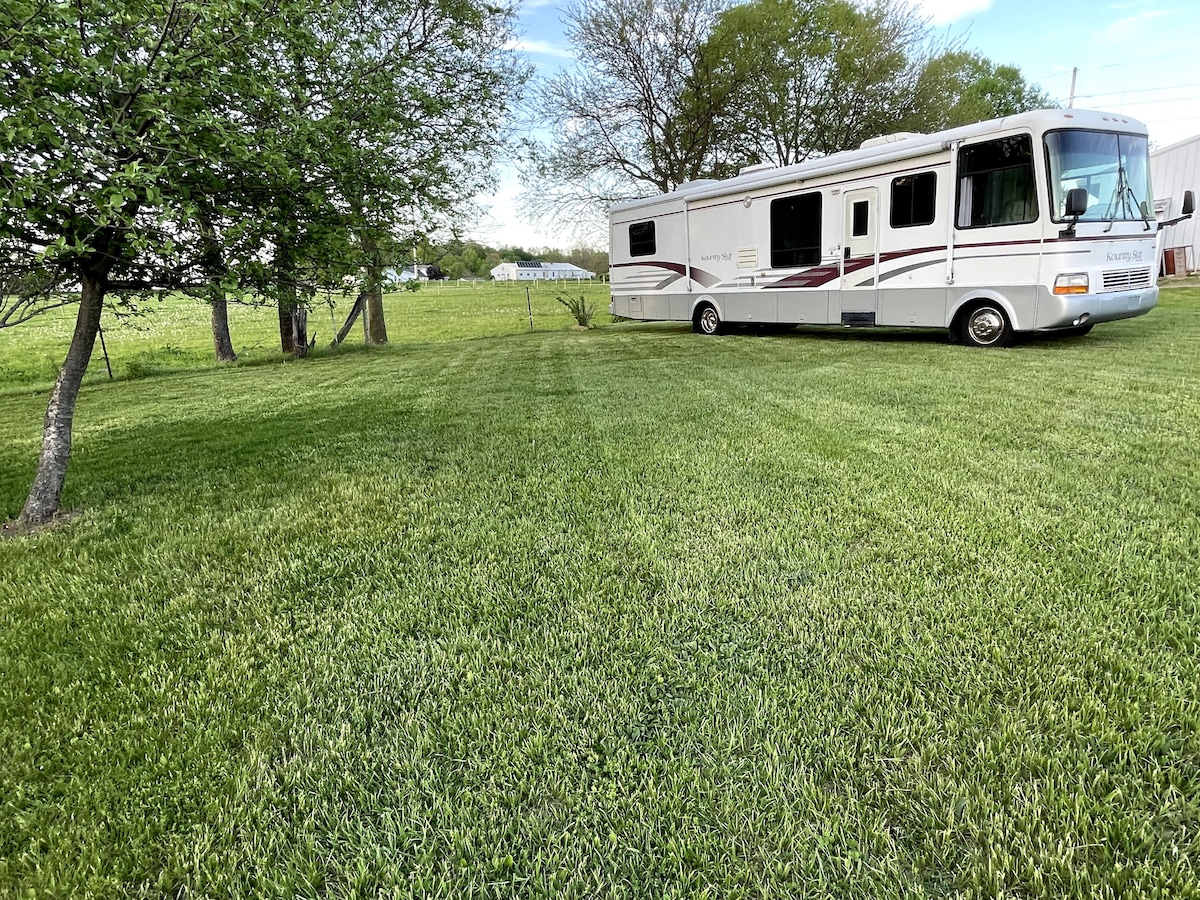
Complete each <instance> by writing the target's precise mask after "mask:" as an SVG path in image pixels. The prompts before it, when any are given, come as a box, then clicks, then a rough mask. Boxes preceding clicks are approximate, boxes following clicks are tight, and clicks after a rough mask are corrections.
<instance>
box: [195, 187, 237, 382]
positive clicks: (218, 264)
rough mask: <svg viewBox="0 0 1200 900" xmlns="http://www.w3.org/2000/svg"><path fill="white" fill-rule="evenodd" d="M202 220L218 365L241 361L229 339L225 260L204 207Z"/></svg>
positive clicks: (206, 272)
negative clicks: (223, 279)
mask: <svg viewBox="0 0 1200 900" xmlns="http://www.w3.org/2000/svg"><path fill="white" fill-rule="evenodd" d="M199 221H200V238H201V240H202V241H203V242H204V258H203V265H204V271H205V274H206V275H207V277H208V302H209V304H210V305H211V306H212V336H213V349H214V350H215V351H216V354H217V362H237V353H235V352H234V349H233V339H232V338H230V336H229V303H228V302H227V301H226V297H225V289H224V288H223V287H221V276H222V275H223V274H224V272H225V261H224V259H223V257H222V254H221V247H220V245H219V244H218V243H217V234H216V231H215V229H214V228H213V225H212V217H211V215H210V214H209V211H208V210H207V209H206V208H204V207H201V208H200V214H199Z"/></svg>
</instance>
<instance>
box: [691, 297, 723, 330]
mask: <svg viewBox="0 0 1200 900" xmlns="http://www.w3.org/2000/svg"><path fill="white" fill-rule="evenodd" d="M721 327H722V323H721V317H720V316H719V315H718V314H717V308H716V307H715V306H713V305H712V304H711V303H702V304H700V306H699V308H698V309H697V310H696V315H695V316H694V317H693V318H692V331H695V332H696V333H697V334H720V333H721Z"/></svg>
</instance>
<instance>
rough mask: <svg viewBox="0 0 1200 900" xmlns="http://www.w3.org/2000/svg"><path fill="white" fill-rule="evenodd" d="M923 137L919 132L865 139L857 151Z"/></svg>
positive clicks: (905, 132) (897, 133) (903, 132)
mask: <svg viewBox="0 0 1200 900" xmlns="http://www.w3.org/2000/svg"><path fill="white" fill-rule="evenodd" d="M924 136H925V135H924V133H923V132H920V131H897V132H896V133H895V134H884V135H880V136H879V137H873V138H867V140H865V141H863V142H862V144H860V145H859V149H860V150H866V149H867V148H868V147H880V146H882V145H884V144H894V143H896V141H906V140H908V139H909V138H915V137H924Z"/></svg>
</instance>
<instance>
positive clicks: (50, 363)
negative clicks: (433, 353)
mask: <svg viewBox="0 0 1200 900" xmlns="http://www.w3.org/2000/svg"><path fill="white" fill-rule="evenodd" d="M525 287H526V286H525V285H523V284H516V283H507V284H506V283H494V282H483V283H468V282H447V283H444V284H443V283H439V282H431V283H428V284H424V285H422V287H421V289H420V290H419V291H415V292H412V291H400V292H397V293H394V294H387V295H385V297H384V307H385V317H386V319H387V324H388V337H389V339H390V340H392V341H398V342H402V343H407V342H411V341H443V340H461V339H464V338H474V337H495V336H497V335H503V334H515V333H518V332H521V331H529V306H530V305H531V306H532V307H533V326H534V329H541V330H546V329H552V330H556V329H561V328H563V327H567V326H569V325H570V324H572V322H573V320H572V319H571V316H570V313H568V311H567V309H566V307H564V306H563V305H562V304H560V303H559V302H558V301H557V299H556V298H557V297H558V296H559V295H562V294H573V295H575V296H579V295H580V294H583V295H585V296H587V297H588V299H589V301H593V302H594V305H595V306H596V308H597V310H598V313H597V316H596V319H595V322H596V323H601V322H611V321H612V317H611V316H609V315H608V285H607V284H602V283H599V282H596V283H586V282H585V283H573V282H566V283H563V284H558V285H554V284H543V283H534V284H531V285H530V286H529V287H530V290H529V303H527V302H526V296H525ZM353 302H354V297H353V296H340V295H325V294H320V295H318V296H317V298H316V301H315V303H314V304H313V308H312V309H311V311H310V312H309V316H308V327H309V337H310V339H311V338H314V337H315V338H316V343H317V348H318V350H319V351H320V352H324V351H325V350H326V349H327V348H328V347H329V344H330V342H331V341H332V340H333V337H334V335H336V334H337V332H338V330H339V329H340V328H341V327H342V323H343V322H344V321H345V320H346V315H347V314H348V313H349V310H350V306H351V305H352V304H353ZM138 313H139V314H138V315H134V316H129V315H124V316H120V315H117V312H116V309H115V308H113V309H109V310H107V311H106V312H105V314H104V315H103V317H102V318H101V327H102V328H103V329H104V338H105V345H106V346H107V349H108V355H109V361H110V363H111V366H112V370H113V375H114V377H118V378H124V377H131V376H132V377H140V376H144V375H152V374H159V373H163V372H166V371H171V370H176V369H179V368H184V367H188V368H191V367H196V366H205V365H211V364H214V355H213V345H212V332H211V329H210V326H209V309H208V307H207V306H206V305H204V304H203V303H201V302H199V301H197V300H193V299H190V298H186V297H179V296H173V297H168V298H166V299H164V300H160V301H155V300H151V301H148V302H141V303H139V305H138ZM229 320H230V333H231V336H232V337H233V345H234V349H236V350H237V353H238V356H239V358H240V359H242V360H245V361H247V362H250V361H254V362H261V361H276V360H278V359H280V358H281V354H280V351H279V326H278V324H277V315H276V312H275V309H274V307H271V306H246V305H238V304H231V305H230V311H229ZM74 327H75V308H74V307H68V308H64V309H59V310H55V311H53V312H51V313H47V314H45V315H43V316H40V317H38V318H36V319H34V320H32V321H30V322H28V323H26V324H24V325H22V326H20V327H18V328H9V329H0V390H4V389H5V387H6V386H7V387H12V386H14V385H24V384H38V383H41V382H48V381H53V380H54V377H55V375H56V374H57V372H58V367H59V366H61V365H62V362H63V358H64V357H65V356H66V348H67V343H68V342H69V341H70V339H71V332H72V330H73V329H74ZM346 344H347V345H350V346H355V345H361V344H362V328H361V327H360V326H359V324H358V323H355V326H354V329H353V330H352V331H351V332H350V333H349V334H348V335H347V337H346ZM93 362H94V365H93V367H92V369H91V370H90V372H89V373H88V378H89V380H90V381H93V382H94V381H96V380H99V379H107V378H108V371H107V369H106V367H105V365H104V358H103V355H102V351H101V347H100V345H99V344H97V346H96V355H95V356H94V357H93Z"/></svg>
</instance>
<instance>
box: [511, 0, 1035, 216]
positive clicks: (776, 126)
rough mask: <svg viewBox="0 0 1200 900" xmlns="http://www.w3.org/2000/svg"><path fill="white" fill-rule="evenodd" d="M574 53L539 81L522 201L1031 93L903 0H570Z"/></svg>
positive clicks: (948, 116)
mask: <svg viewBox="0 0 1200 900" xmlns="http://www.w3.org/2000/svg"><path fill="white" fill-rule="evenodd" d="M567 19H568V37H569V38H570V39H571V41H572V43H573V45H574V47H575V50H576V55H577V57H578V59H579V68H578V70H577V71H576V72H575V73H562V74H560V75H558V76H557V77H555V78H554V79H552V80H551V81H550V82H548V83H547V84H546V85H545V86H544V87H543V88H542V91H541V93H540V98H539V99H540V106H539V112H540V114H541V117H542V120H543V122H544V123H546V124H551V125H554V124H555V123H556V124H557V131H556V133H555V136H554V138H553V139H552V140H551V141H550V142H549V143H548V144H546V145H543V146H538V147H535V148H534V149H533V151H532V152H531V155H530V162H529V163H528V164H527V166H526V169H527V172H526V174H527V175H529V176H531V177H532V178H533V179H535V180H536V181H538V182H539V187H540V190H539V191H538V192H537V193H538V196H540V197H541V198H543V199H542V200H541V201H540V205H536V204H535V206H534V210H533V211H534V213H535V214H541V215H543V216H544V215H546V214H548V213H550V212H557V213H560V214H566V215H568V216H573V217H579V218H582V217H583V215H584V210H585V209H586V210H590V212H591V215H592V216H593V221H595V222H599V221H602V214H603V212H604V209H605V207H607V206H608V205H610V204H611V203H613V202H616V201H619V200H623V199H628V198H630V197H634V196H645V195H647V194H650V193H655V192H663V191H669V190H672V189H674V188H676V187H678V186H679V185H680V184H681V183H683V182H685V181H691V180H695V179H698V178H722V177H727V176H729V175H731V174H734V173H735V172H736V171H737V169H738V168H739V167H741V166H743V165H746V164H750V163H758V162H771V163H774V164H776V165H787V164H790V163H795V162H799V161H802V160H805V159H809V158H812V157H818V156H824V155H828V154H830V153H835V152H838V151H840V150H847V149H851V148H855V147H858V146H859V145H860V144H861V143H862V141H864V140H866V139H867V138H870V137H874V136H876V135H880V134H887V133H890V132H894V131H898V130H920V131H928V130H934V129H937V128H940V127H943V126H945V125H947V124H957V122H958V121H959V120H960V119H968V118H969V119H973V120H978V119H980V118H989V117H991V116H993V115H1001V114H1007V113H1008V112H1013V111H1017V109H1028V108H1031V107H1033V106H1039V105H1042V104H1043V103H1044V102H1045V99H1046V98H1045V95H1044V94H1042V93H1041V92H1040V91H1039V90H1037V89H1036V88H1034V87H1031V86H1029V85H1027V84H1025V82H1024V79H1023V78H1022V77H1021V76H1020V73H1019V72H1018V71H1017V70H1016V69H1013V68H1011V67H1003V66H1001V67H996V66H994V65H992V64H991V63H990V62H989V61H988V60H986V59H984V58H983V57H980V56H979V55H977V54H972V53H968V52H965V51H963V50H961V49H960V48H958V47H957V46H953V45H947V44H945V43H944V42H939V40H938V39H937V38H936V37H935V35H934V34H933V33H932V32H931V30H930V29H929V27H928V20H927V19H926V18H924V17H923V16H922V15H921V13H920V11H919V8H918V7H916V6H913V5H910V4H907V3H905V2H902V0H868V2H856V0H749V2H746V3H739V4H734V5H729V4H726V3H722V2H720V0H661V2H652V0H578V2H577V3H576V4H575V5H574V6H572V7H570V9H569V11H568V14H567Z"/></svg>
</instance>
